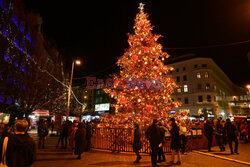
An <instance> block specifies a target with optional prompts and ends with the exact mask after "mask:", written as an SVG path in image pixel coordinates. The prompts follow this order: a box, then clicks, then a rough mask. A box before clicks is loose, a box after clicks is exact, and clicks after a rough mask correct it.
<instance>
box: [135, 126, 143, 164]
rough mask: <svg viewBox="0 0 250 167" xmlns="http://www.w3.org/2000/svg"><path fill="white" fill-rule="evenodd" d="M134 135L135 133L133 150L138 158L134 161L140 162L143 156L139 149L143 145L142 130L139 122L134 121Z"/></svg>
mask: <svg viewBox="0 0 250 167" xmlns="http://www.w3.org/2000/svg"><path fill="white" fill-rule="evenodd" d="M134 127H135V129H134V135H133V137H134V138H133V151H134V152H135V153H136V156H137V157H136V160H135V161H134V163H139V161H140V159H141V158H142V157H141V156H140V154H139V151H140V149H141V147H142V144H141V131H140V128H139V124H137V123H134Z"/></svg>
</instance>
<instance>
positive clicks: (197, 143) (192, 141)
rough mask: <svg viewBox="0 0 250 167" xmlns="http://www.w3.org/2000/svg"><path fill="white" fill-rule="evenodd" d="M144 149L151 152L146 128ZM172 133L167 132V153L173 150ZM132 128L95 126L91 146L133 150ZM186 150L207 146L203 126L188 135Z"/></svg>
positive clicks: (122, 150)
mask: <svg viewBox="0 0 250 167" xmlns="http://www.w3.org/2000/svg"><path fill="white" fill-rule="evenodd" d="M141 134H142V138H141V141H142V149H141V150H140V152H143V153H150V145H149V142H148V141H147V139H146V136H145V130H144V129H142V130H141ZM169 135H170V134H168V133H166V134H165V136H166V143H165V145H164V147H163V150H164V152H165V153H169V152H171V149H170V136H169ZM131 138H132V129H130V128H99V127H97V128H95V130H94V134H93V136H92V139H91V147H92V148H96V149H104V150H111V151H113V152H115V151H117V152H133V145H132V139H131ZM187 138H188V142H187V145H186V150H187V151H191V150H193V149H203V148H207V140H206V138H205V137H204V136H203V131H202V129H201V128H195V129H192V130H191V131H190V132H189V133H188V135H187Z"/></svg>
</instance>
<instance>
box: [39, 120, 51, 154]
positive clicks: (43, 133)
mask: <svg viewBox="0 0 250 167" xmlns="http://www.w3.org/2000/svg"><path fill="white" fill-rule="evenodd" d="M37 132H38V136H39V141H38V148H39V149H40V148H41V146H42V147H43V148H45V141H46V136H47V135H48V134H49V130H48V128H47V126H46V125H45V122H44V120H41V121H40V122H39V124H38V129H37Z"/></svg>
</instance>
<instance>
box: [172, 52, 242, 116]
mask: <svg viewBox="0 0 250 167" xmlns="http://www.w3.org/2000/svg"><path fill="white" fill-rule="evenodd" d="M184 57H185V56H184ZM168 65H170V66H172V67H174V71H171V72H170V73H169V75H172V76H173V78H175V79H176V82H177V84H178V85H180V88H177V89H176V91H175V93H174V94H173V95H172V100H178V101H181V102H182V106H181V107H178V108H175V109H173V111H172V112H175V111H176V112H187V113H189V115H190V116H200V115H204V114H207V116H208V117H219V116H221V117H226V116H229V115H231V114H232V107H231V105H230V98H228V97H232V96H235V95H239V94H242V92H244V89H242V88H239V87H237V86H236V85H234V84H233V83H232V81H231V80H230V79H229V78H228V77H227V75H226V74H225V73H224V72H223V71H222V70H221V69H220V67H218V66H217V65H216V63H215V62H214V61H213V60H212V59H211V58H203V57H195V56H194V55H191V56H190V55H189V56H186V58H184V59H183V60H178V59H177V60H173V61H172V62H171V61H170V63H168ZM242 90H243V91H242ZM237 92H238V93H237ZM246 92H247V91H245V92H244V93H243V94H246Z"/></svg>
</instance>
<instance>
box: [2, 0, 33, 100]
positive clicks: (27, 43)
mask: <svg viewBox="0 0 250 167" xmlns="http://www.w3.org/2000/svg"><path fill="white" fill-rule="evenodd" d="M22 9H23V8H22V4H21V3H20V2H19V1H16V0H15V1H14V0H0V46H1V47H0V103H1V105H10V104H17V105H18V101H17V99H16V98H15V97H13V96H11V94H13V93H12V92H22V91H25V90H26V88H27V86H28V85H27V84H26V83H24V82H23V81H22V80H21V79H20V77H18V76H21V75H29V72H28V67H27V63H26V60H27V59H28V58H31V55H32V54H33V52H34V48H35V36H34V35H32V28H31V26H30V25H29V23H28V21H27V20H26V19H25V17H24V15H25V14H24V13H22V12H21V10H22Z"/></svg>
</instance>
